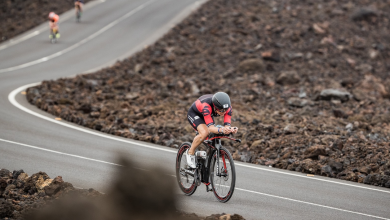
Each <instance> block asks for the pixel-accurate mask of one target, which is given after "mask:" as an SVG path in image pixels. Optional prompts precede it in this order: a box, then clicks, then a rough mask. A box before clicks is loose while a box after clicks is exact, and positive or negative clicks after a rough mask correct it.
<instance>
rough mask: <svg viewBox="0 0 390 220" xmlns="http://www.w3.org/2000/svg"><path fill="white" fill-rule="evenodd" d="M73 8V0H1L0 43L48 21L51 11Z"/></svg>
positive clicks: (86, 0) (58, 11)
mask: <svg viewBox="0 0 390 220" xmlns="http://www.w3.org/2000/svg"><path fill="white" fill-rule="evenodd" d="M89 1H90V0H84V2H85V3H87V2H89ZM72 8H74V1H73V0H51V1H50V0H33V1H31V0H1V1H0V11H1V13H0V21H1V22H0V43H1V42H3V41H6V40H8V39H11V38H12V37H15V36H16V35H18V34H21V33H23V32H25V31H28V30H29V29H31V28H33V27H35V26H37V25H40V24H42V23H43V22H45V21H47V16H48V15H49V12H51V11H53V12H55V13H56V14H61V13H63V12H65V11H68V10H70V9H72Z"/></svg>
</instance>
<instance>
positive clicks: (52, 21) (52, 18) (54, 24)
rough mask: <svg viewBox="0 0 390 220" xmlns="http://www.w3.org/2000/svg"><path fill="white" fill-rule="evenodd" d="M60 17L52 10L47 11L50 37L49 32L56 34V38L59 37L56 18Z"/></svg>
mask: <svg viewBox="0 0 390 220" xmlns="http://www.w3.org/2000/svg"><path fill="white" fill-rule="evenodd" d="M59 19H60V16H58V15H57V14H56V13H54V12H50V13H49V26H50V37H51V34H52V33H54V34H55V35H56V38H59V37H60V31H59V29H58V20H59Z"/></svg>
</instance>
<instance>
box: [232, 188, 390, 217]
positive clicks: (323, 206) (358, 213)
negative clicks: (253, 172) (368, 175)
mask: <svg viewBox="0 0 390 220" xmlns="http://www.w3.org/2000/svg"><path fill="white" fill-rule="evenodd" d="M235 189H236V190H240V191H244V192H249V193H254V194H259V195H263V196H269V197H273V198H278V199H284V200H288V201H292V202H299V203H303V204H307V205H313V206H318V207H322V208H327V209H333V210H338V211H342V212H349V213H353V214H357V215H363V216H368V217H372V218H377V219H385V220H390V219H388V218H383V217H380V216H375V215H369V214H365V213H361V212H354V211H349V210H346V209H339V208H335V207H331V206H326V205H320V204H316V203H311V202H305V201H301V200H296V199H290V198H287V197H282V196H275V195H271V194H267V193H261V192H256V191H252V190H247V189H241V188H235Z"/></svg>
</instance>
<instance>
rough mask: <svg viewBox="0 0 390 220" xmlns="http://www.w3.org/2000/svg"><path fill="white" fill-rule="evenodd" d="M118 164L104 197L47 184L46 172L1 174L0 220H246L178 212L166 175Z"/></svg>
mask: <svg viewBox="0 0 390 220" xmlns="http://www.w3.org/2000/svg"><path fill="white" fill-rule="evenodd" d="M119 163H120V164H122V165H123V167H121V168H119V172H118V173H117V175H114V176H115V178H114V179H113V180H112V183H110V186H109V188H108V189H107V193H106V194H102V193H100V192H98V191H96V190H94V189H76V188H75V187H73V185H72V184H71V183H68V182H64V180H63V179H62V177H61V176H57V177H55V178H54V179H50V177H49V176H48V175H47V174H46V173H44V172H39V173H35V174H33V175H31V176H28V174H27V173H25V172H24V171H23V170H15V171H13V172H10V171H9V170H6V169H0V219H18V220H22V219H29V220H41V219H46V220H55V219H58V218H59V217H61V219H72V220H103V219H104V220H109V219H113V220H114V219H115V220H121V219H140V220H141V219H145V220H146V219H160V220H164V219H166V220H168V219H169V220H205V219H207V220H214V219H218V220H243V219H244V218H243V217H242V216H240V215H237V214H234V215H230V214H224V213H223V214H214V215H211V216H207V217H199V216H197V215H196V214H194V213H193V214H187V213H183V212H179V211H177V210H176V199H175V196H174V189H176V186H175V185H174V181H173V180H172V179H167V178H164V175H163V173H165V172H164V171H162V170H159V169H153V168H151V169H150V170H151V171H150V172H149V171H148V172H145V171H141V170H139V169H134V168H133V165H132V163H131V162H130V161H129V160H128V159H125V158H124V157H123V158H122V159H121V160H120V161H119ZM157 180H158V181H157ZM156 195H158V196H156Z"/></svg>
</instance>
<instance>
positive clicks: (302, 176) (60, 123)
mask: <svg viewBox="0 0 390 220" xmlns="http://www.w3.org/2000/svg"><path fill="white" fill-rule="evenodd" d="M39 84H40V83H32V84H28V85H24V86H21V87H19V88H17V89H15V90H13V91H12V92H11V93H10V94H9V95H8V100H9V101H10V102H11V104H13V105H14V106H15V107H17V108H19V109H21V110H23V111H25V112H27V113H29V114H31V115H34V116H37V117H39V118H42V119H45V120H47V121H50V122H53V123H56V124H59V125H62V126H65V127H68V128H72V129H75V130H78V131H82V132H85V133H88V134H92V135H96V136H100V137H103V138H108V139H111V140H116V141H120V142H124V143H128V144H134V145H138V146H141V147H146V148H151V149H155V150H161V151H165V152H170V153H177V150H171V149H167V148H164V147H154V146H151V145H147V144H142V143H139V142H135V141H131V140H125V139H122V138H118V137H115V136H113V135H108V134H104V133H102V132H95V131H94V130H90V129H86V128H84V127H78V126H75V125H73V124H72V123H70V122H64V121H57V120H55V119H53V118H49V117H46V116H43V115H41V114H39V113H37V112H34V111H32V110H30V109H28V108H26V107H24V106H22V105H21V104H19V103H18V102H17V101H16V99H15V97H16V95H17V94H19V93H20V92H22V91H25V90H26V89H27V88H29V87H33V86H36V85H39ZM53 117H54V116H53ZM234 164H235V165H236V166H241V167H247V168H252V169H257V170H263V171H267V172H274V173H280V174H284V175H290V176H295V177H300V178H307V179H310V180H316V181H323V182H328V183H333V184H339V185H344V186H350V187H356V188H360V189H366V190H373V191H378V192H383V193H390V191H386V190H381V189H376V188H370V187H365V186H359V185H353V184H348V183H343V182H336V181H332V180H326V179H320V178H315V177H307V176H304V175H302V174H293V173H287V172H282V171H278V170H274V169H265V168H261V167H256V166H251V165H246V164H243V163H240V162H235V163H234Z"/></svg>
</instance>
